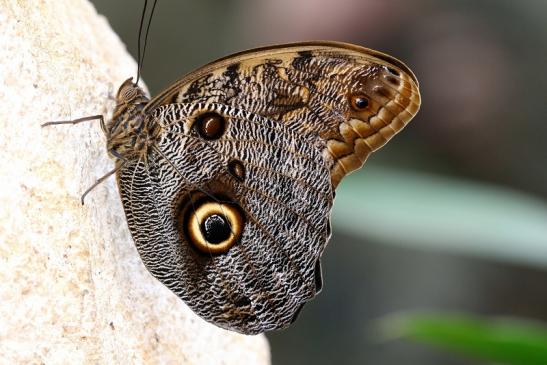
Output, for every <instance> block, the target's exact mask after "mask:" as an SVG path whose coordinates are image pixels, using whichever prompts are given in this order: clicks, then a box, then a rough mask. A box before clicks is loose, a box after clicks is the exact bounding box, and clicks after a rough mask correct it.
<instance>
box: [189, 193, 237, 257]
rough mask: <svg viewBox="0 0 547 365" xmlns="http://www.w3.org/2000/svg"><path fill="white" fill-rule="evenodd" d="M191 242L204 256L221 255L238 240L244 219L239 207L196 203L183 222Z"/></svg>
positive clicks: (215, 203) (203, 202) (202, 202)
mask: <svg viewBox="0 0 547 365" xmlns="http://www.w3.org/2000/svg"><path fill="white" fill-rule="evenodd" d="M183 224H184V228H185V231H186V233H187V238H188V241H190V243H191V244H192V245H193V246H194V247H195V248H196V249H198V250H199V251H201V252H203V253H205V254H221V253H226V252H228V250H229V249H230V248H231V247H232V246H233V245H234V244H235V243H236V242H237V241H238V240H239V238H240V237H241V233H242V232H243V225H244V221H243V216H242V214H241V212H240V210H239V209H238V207H236V206H234V205H232V204H227V203H218V202H215V201H207V200H203V201H201V202H199V201H198V202H195V203H193V204H192V205H191V206H190V207H189V209H188V212H187V214H186V215H185V218H184V222H183Z"/></svg>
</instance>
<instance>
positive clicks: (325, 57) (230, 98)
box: [111, 42, 420, 334]
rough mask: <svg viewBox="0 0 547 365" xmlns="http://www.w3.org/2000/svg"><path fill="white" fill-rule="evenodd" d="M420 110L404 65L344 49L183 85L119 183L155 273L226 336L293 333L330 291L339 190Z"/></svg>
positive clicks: (213, 67)
mask: <svg viewBox="0 0 547 365" xmlns="http://www.w3.org/2000/svg"><path fill="white" fill-rule="evenodd" d="M121 90H123V86H122V88H121ZM121 94H123V92H122V93H121ZM419 103H420V97H419V92H418V85H417V81H416V79H415V77H414V75H413V74H412V72H411V71H410V70H409V69H408V68H407V67H406V66H404V65H403V64H402V63H401V62H399V61H397V60H395V59H393V58H391V57H389V56H386V55H384V54H381V53H378V52H375V51H372V50H368V49H365V48H361V47H357V46H352V45H347V44H341V43H332V42H320V43H303V44H295V45H287V46H279V47H269V48H264V49H258V50H252V51H247V52H243V53H241V54H237V55H233V56H230V57H227V58H224V59H221V60H219V61H216V62H214V63H211V64H209V65H207V66H204V67H202V68H200V69H198V70H197V71H195V72H193V73H191V74H189V75H188V76H185V77H184V78H182V79H181V80H180V81H178V82H176V83H175V84H173V85H172V86H171V87H169V88H168V89H167V90H165V91H164V92H163V93H161V94H160V95H158V96H157V97H155V98H154V99H152V100H151V101H150V102H149V103H148V104H147V105H146V106H145V107H144V110H143V113H142V115H143V118H144V119H142V120H140V119H138V118H137V119H133V123H135V124H134V125H135V127H133V129H132V132H131V134H130V135H128V136H127V137H126V136H125V135H123V138H122V139H121V140H122V141H123V142H124V143H125V144H124V146H125V145H126V144H127V145H129V146H135V145H138V146H139V148H138V149H137V148H135V147H130V148H129V151H130V152H131V154H129V153H125V154H124V156H129V157H126V158H125V160H124V161H123V162H122V163H121V167H120V169H119V171H118V174H117V176H118V183H119V188H120V194H121V197H122V202H123V205H124V209H125V212H126V216H127V221H128V225H129V228H130V231H131V233H132V235H133V238H134V240H135V244H136V246H137V249H138V251H139V253H140V255H141V257H142V259H143V261H144V263H145V265H146V267H147V268H148V270H149V271H150V272H151V273H152V274H153V275H154V276H155V277H156V278H158V279H159V280H160V281H161V282H162V283H164V284H165V285H166V286H167V287H168V288H170V289H171V290H172V291H173V292H174V293H176V294H177V295H178V296H179V297H180V298H182V299H183V300H184V301H185V302H186V303H187V304H188V306H189V307H190V308H191V309H192V310H194V311H195V312H196V313H197V314H199V315H200V316H201V317H203V318H204V319H206V320H208V321H210V322H212V323H214V324H216V325H218V326H221V327H224V328H227V329H231V330H235V331H238V332H242V333H246V334H256V333H260V332H264V331H268V330H272V329H278V328H284V327H286V326H288V325H289V324H290V323H291V322H292V321H293V320H294V319H295V317H296V315H297V314H298V312H299V310H300V309H301V307H302V306H303V304H304V303H305V302H307V301H308V300H310V299H311V298H313V297H314V296H315V295H316V294H317V293H318V292H319V291H320V290H321V268H320V263H319V259H320V257H321V254H322V252H323V249H324V247H325V245H326V243H327V240H328V238H329V236H330V230H329V215H330V209H331V206H332V201H333V190H334V188H335V187H336V186H337V184H338V183H339V182H340V180H341V179H342V178H343V176H345V175H346V174H347V173H349V172H351V171H353V170H355V169H357V168H359V167H361V166H362V164H363V163H364V161H365V160H366V158H367V156H368V155H369V154H370V153H371V152H373V151H374V150H376V149H378V148H379V147H381V146H382V145H383V144H385V143H386V142H387V141H388V140H389V139H390V138H391V137H392V136H393V135H394V134H395V133H396V132H397V131H399V130H400V129H401V128H402V127H403V126H404V125H406V123H408V121H409V120H410V119H411V118H412V117H413V116H414V114H415V113H416V112H417V110H418V108H419ZM119 125H123V124H119ZM136 129H138V130H139V131H142V132H139V138H137V139H136V140H135V141H137V142H135V141H133V139H132V135H133V134H135V132H134V130H136ZM130 137H131V138H130ZM113 140H114V139H113ZM111 145H114V146H117V144H113V143H112V144H111ZM116 149H117V150H119V148H116ZM132 151H138V153H133V152H132Z"/></svg>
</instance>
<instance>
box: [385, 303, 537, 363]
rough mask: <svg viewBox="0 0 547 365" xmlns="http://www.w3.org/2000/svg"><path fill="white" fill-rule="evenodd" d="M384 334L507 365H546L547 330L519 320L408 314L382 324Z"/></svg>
mask: <svg viewBox="0 0 547 365" xmlns="http://www.w3.org/2000/svg"><path fill="white" fill-rule="evenodd" d="M381 326H382V329H383V334H384V335H388V336H389V337H402V338H408V339H411V340H414V341H418V342H421V343H425V344H429V345H433V346H436V347H439V348H444V349H447V350H452V351H454V352H458V353H461V354H466V355H471V356H473V357H477V358H481V359H483V360H489V361H491V362H495V363H501V364H507V365H546V364H547V327H544V326H541V325H539V324H537V323H532V322H526V321H522V320H516V319H481V318H478V317H472V316H467V315H448V314H405V315H396V316H392V317H388V318H386V319H384V320H382V321H381Z"/></svg>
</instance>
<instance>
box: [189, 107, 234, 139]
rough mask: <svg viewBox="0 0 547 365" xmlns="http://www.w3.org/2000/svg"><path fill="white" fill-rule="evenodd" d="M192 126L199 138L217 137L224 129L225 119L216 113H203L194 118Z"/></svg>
mask: <svg viewBox="0 0 547 365" xmlns="http://www.w3.org/2000/svg"><path fill="white" fill-rule="evenodd" d="M194 126H195V128H196V130H197V132H198V134H199V135H200V137H201V138H203V139H206V140H213V139H219V138H220V137H222V135H223V134H224V131H225V130H226V119H225V118H224V117H223V116H222V115H220V114H217V113H213V112H211V113H205V114H203V115H200V116H199V117H198V118H197V119H196V121H195V124H194Z"/></svg>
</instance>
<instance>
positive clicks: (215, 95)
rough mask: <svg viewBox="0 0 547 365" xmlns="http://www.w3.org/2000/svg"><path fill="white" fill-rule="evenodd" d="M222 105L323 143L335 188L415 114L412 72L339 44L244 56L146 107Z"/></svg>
mask: <svg viewBox="0 0 547 365" xmlns="http://www.w3.org/2000/svg"><path fill="white" fill-rule="evenodd" d="M188 102H221V103H224V104H228V105H232V106H235V107H239V108H242V109H245V110H248V111H251V112H253V113H256V114H260V115H263V116H267V117H270V118H272V119H275V120H279V121H282V122H284V123H285V124H287V126H288V127H289V128H291V129H296V130H299V131H309V132H311V133H314V134H315V135H317V136H318V137H319V138H321V139H323V140H324V141H325V145H324V151H323V154H324V157H325V162H326V163H327V164H328V166H329V169H330V171H331V181H332V184H333V186H334V187H336V186H337V185H338V183H339V182H340V181H341V180H342V178H343V177H344V176H345V175H347V174H348V173H350V172H352V171H354V170H356V169H358V168H360V167H361V166H362V165H363V163H364V162H365V160H366V159H367V157H368V156H369V155H370V154H371V153H372V152H374V151H376V150H377V149H378V148H380V147H382V146H383V145H384V144H385V143H386V142H387V141H389V140H390V139H391V138H392V137H393V136H394V135H395V134H396V133H397V132H399V131H400V130H401V129H402V128H403V127H404V126H405V125H406V124H407V123H408V122H409V121H410V120H411V119H412V118H413V117H414V115H416V113H417V112H418V109H419V107H420V93H419V90H418V81H417V80H416V77H415V76H414V74H413V73H412V71H411V70H410V69H409V68H408V67H407V66H406V65H404V64H403V63H402V62H400V61H399V60H397V59H395V58H393V57H391V56H389V55H386V54H383V53H381V52H378V51H374V50H371V49H368V48H364V47H359V46H356V45H352V44H347V43H340V42H307V43H295V44H289V45H280V46H274V47H265V48H260V49H255V50H251V51H246V52H241V53H239V54H235V55H232V56H228V57H225V58H223V59H220V60H218V61H215V62H212V63H210V64H209V65H206V66H203V67H202V68H200V69H198V70H196V71H194V72H192V73H190V74H188V75H187V76H185V77H183V78H182V79H180V80H179V81H177V82H175V83H174V84H173V85H172V86H171V87H169V88H167V89H166V90H165V91H164V92H162V93H160V94H159V95H158V96H156V97H155V98H154V99H153V100H151V101H150V103H149V104H148V106H147V107H146V109H147V110H153V109H154V108H156V107H158V106H159V105H165V104H171V103H188Z"/></svg>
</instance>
